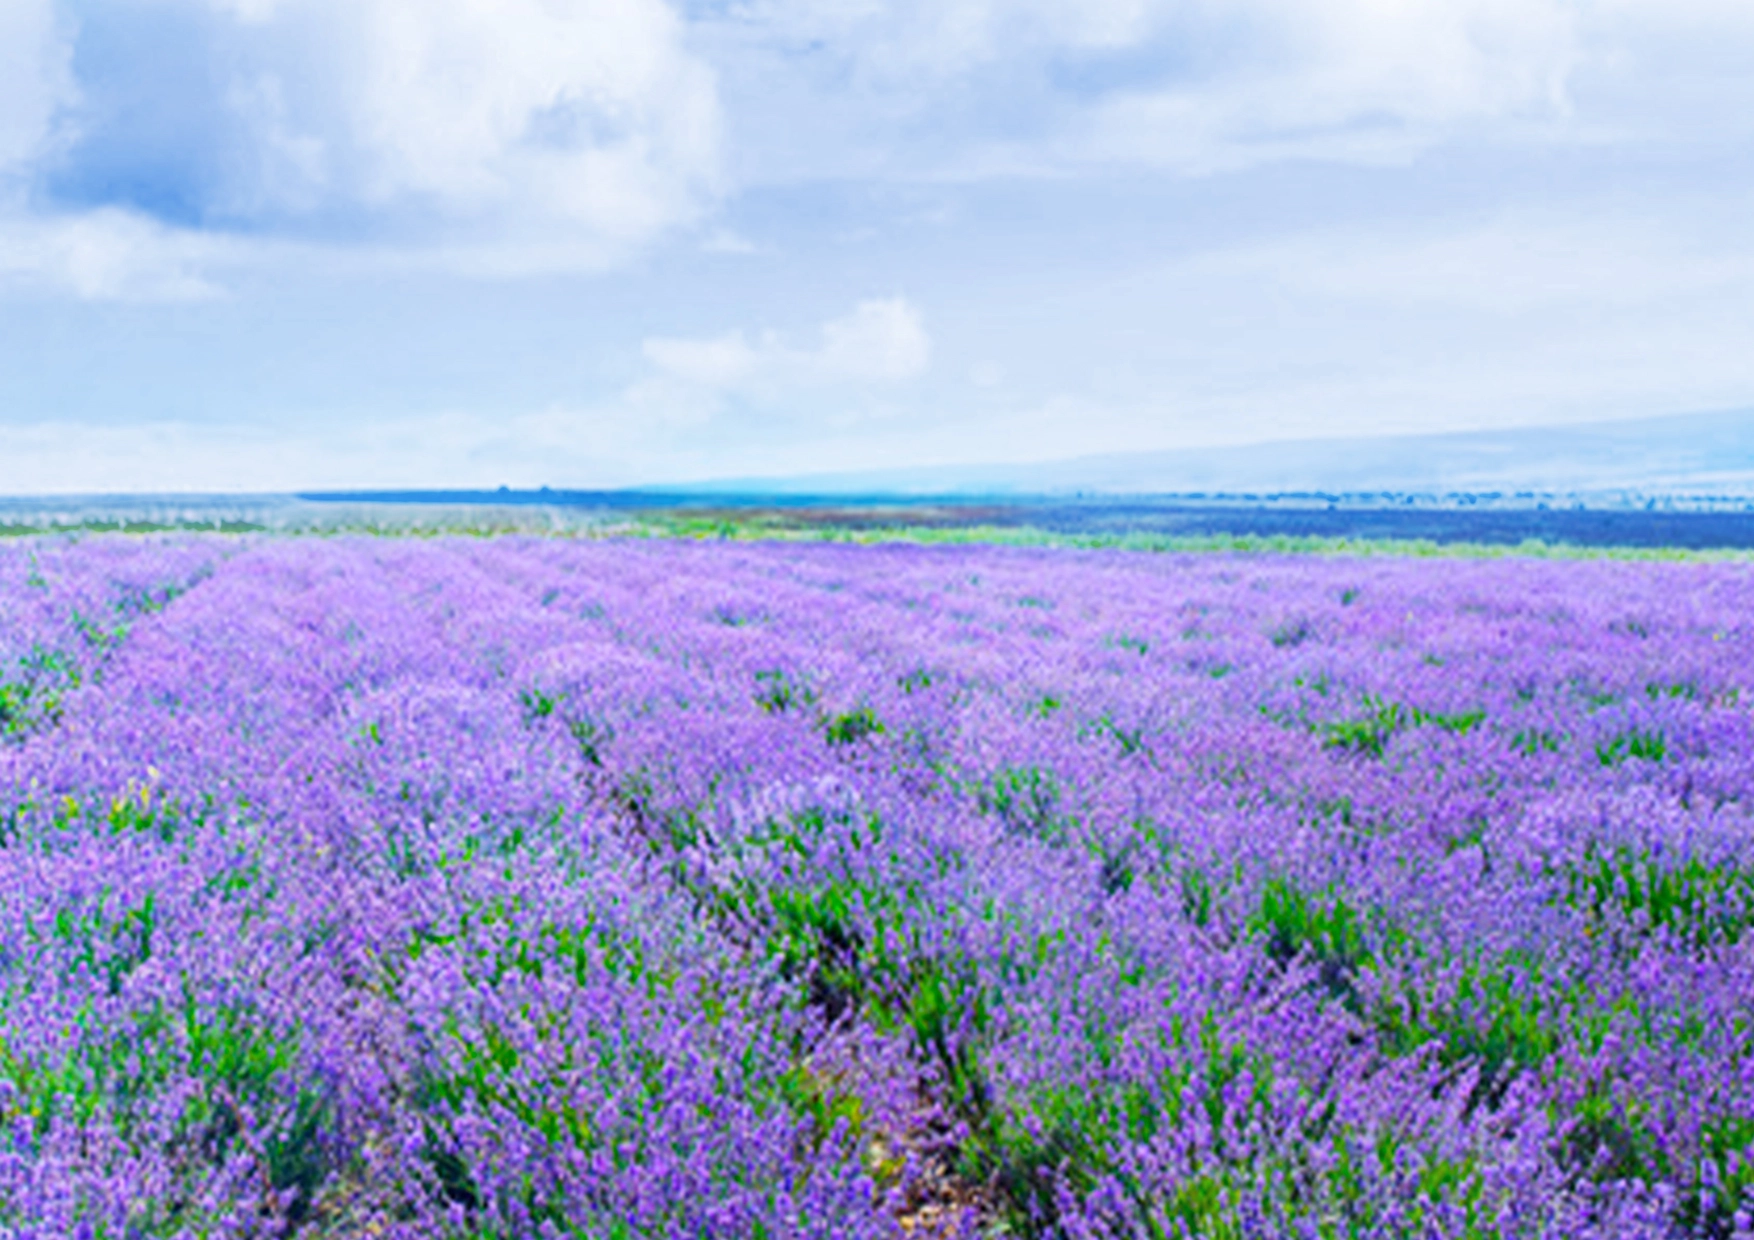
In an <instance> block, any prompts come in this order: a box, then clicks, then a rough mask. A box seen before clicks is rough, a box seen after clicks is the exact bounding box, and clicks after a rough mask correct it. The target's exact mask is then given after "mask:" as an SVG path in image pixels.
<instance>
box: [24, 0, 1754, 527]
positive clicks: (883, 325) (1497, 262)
mask: <svg viewBox="0 0 1754 1240" xmlns="http://www.w3.org/2000/svg"><path fill="white" fill-rule="evenodd" d="M1751 56H1754V8H1751V7H1749V6H1747V5H1745V4H1740V3H1736V2H1734V0H1671V2H1669V3H1657V2H1656V0H1607V2H1605V3H1594V4H1587V5H1586V4H1583V3H1581V0H1519V2H1515V3H1513V2H1510V0H1416V2H1413V3H1407V4H1403V5H1398V6H1394V7H1392V8H1389V7H1385V6H1382V5H1378V4H1374V3H1371V2H1370V0H1336V2H1334V3H1325V4H1316V3H1284V2H1282V0H1236V2H1235V3H1233V4H1230V5H1226V6H1208V5H1197V4H1193V3H1190V2H1188V0H1085V2H1083V3H1071V2H1070V0H1008V2H999V0H938V2H937V3H933V4H926V3H904V2H900V0H898V2H896V3H888V4H884V3H844V4H843V3H834V4H825V3H820V2H806V0H680V2H676V3H670V2H666V0H567V2H560V0H555V2H548V3H544V2H542V0H501V3H498V4H496V5H493V6H491V7H490V8H489V7H483V6H480V5H477V4H473V3H468V2H467V0H151V2H150V3H140V0H81V2H80V3H77V4H75V3H73V2H72V0H7V3H6V4H5V5H4V6H3V7H0V494H20V493H33V494H55V493H63V494H65V493H95V492H166V491H206V492H267V491H299V490H314V489H322V488H388V487H484V488H485V487H494V486H498V485H502V484H505V485H511V486H514V487H535V486H541V485H550V486H555V487H580V488H585V487H613V486H628V485H635V484H661V483H683V482H690V481H699V480H706V479H715V478H716V479H725V478H733V479H734V478H748V477H767V478H774V477H786V476H797V475H822V474H834V473H846V472H861V471H863V472H870V471H891V472H894V471H902V472H906V471H917V470H922V469H927V470H929V469H931V468H933V467H940V466H951V465H955V466H963V465H968V464H982V463H984V464H988V465H992V466H1016V465H1023V464H1030V463H1042V462H1052V461H1059V460H1068V459H1073V458H1080V457H1100V456H1102V455H1104V454H1127V455H1129V456H1139V457H1143V456H1147V455H1149V454H1176V453H1181V454H1187V453H1195V454H1198V453H1201V452H1206V453H1211V452H1212V451H1214V450H1219V449H1223V448H1224V447H1225V446H1226V445H1238V444H1251V443H1253V444H1258V443H1284V442H1300V441H1310V440H1329V441H1341V442H1344V441H1352V440H1369V441H1376V440H1382V439H1385V438H1387V437H1394V436H1410V435H1424V434H1459V433H1468V432H1479V433H1490V434H1510V433H1513V432H1515V433H1518V434H1523V433H1526V432H1527V428H1533V427H1560V428H1563V427H1566V426H1578V425H1583V424H1595V423H1606V422H1617V421H1618V422H1624V423H1626V424H1628V425H1631V424H1632V423H1633V422H1636V421H1639V420H1643V419H1651V418H1655V417H1658V416H1662V415H1681V414H1691V413H1694V412H1696V411H1708V410H1732V411H1733V410H1747V409H1750V408H1754V348H1750V347H1749V345H1748V330H1747V324H1748V323H1749V322H1751V321H1754V232H1751V230H1750V228H1749V226H1748V224H1747V221H1748V219H1750V218H1754V216H1751V215H1750V210H1749V208H1750V206H1754V163H1750V161H1749V160H1748V159H1747V158H1746V152H1747V150H1748V149H1749V139H1750V137H1751V136H1754V134H1751V132H1750V131H1751V130H1754V78H1750V77H1749V76H1748V75H1747V74H1746V73H1745V72H1744V66H1745V65H1746V64H1747V63H1748V62H1749V59H1750V57H1751ZM1720 416H1723V417H1727V418H1730V419H1731V423H1732V425H1733V426H1734V425H1739V424H1737V423H1736V421H1735V420H1736V419H1737V418H1741V417H1742V415H1741V414H1735V413H1732V414H1725V415H1720ZM1744 421H1745V419H1744ZM1519 442H1533V441H1532V440H1526V439H1525V440H1521V441H1519ZM1555 451H1556V450H1555ZM1219 456H1220V457H1222V453H1221V452H1220V453H1219ZM1562 457H1563V453H1562V452H1561V453H1560V454H1559V456H1558V457H1555V456H1554V455H1553V451H1549V455H1548V457H1547V458H1545V459H1561V458H1562ZM1182 459H1184V460H1187V459H1192V458H1189V457H1186V456H1185V455H1184V457H1183V458H1182ZM1147 463H1148V462H1147ZM1573 464H1575V462H1573ZM1586 464H1587V462H1586ZM1745 465H1746V462H1743V465H1738V466H1737V468H1742V467H1743V466H1745ZM1551 468H1552V469H1553V470H1554V471H1559V470H1560V465H1557V464H1556V465H1554V466H1552V467H1551ZM1621 468H1622V467H1621V465H1620V464H1618V463H1616V461H1615V460H1614V459H1613V458H1612V457H1609V458H1604V461H1603V462H1602V463H1601V465H1600V469H1601V471H1602V472H1601V474H1600V476H1599V478H1598V480H1601V479H1605V478H1607V477H1608V475H1610V474H1613V473H1614V471H1615V470H1616V469H1621ZM1572 473H1573V475H1575V473H1576V471H1575V470H1573V471H1572ZM1552 476H1554V477H1557V476H1558V473H1557V472H1555V473H1554V474H1553V475H1552ZM1587 480H1588V479H1587V478H1586V479H1585V481H1587ZM1573 481H1574V478H1573V477H1571V476H1568V477H1567V480H1566V484H1567V485H1569V484H1571V483H1572V482H1573Z"/></svg>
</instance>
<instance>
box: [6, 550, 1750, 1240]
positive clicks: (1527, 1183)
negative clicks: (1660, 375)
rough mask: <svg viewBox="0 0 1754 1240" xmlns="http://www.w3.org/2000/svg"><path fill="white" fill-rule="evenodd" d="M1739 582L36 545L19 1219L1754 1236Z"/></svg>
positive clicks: (659, 554)
mask: <svg viewBox="0 0 1754 1240" xmlns="http://www.w3.org/2000/svg"><path fill="white" fill-rule="evenodd" d="M1751 680H1754V569H1751V567H1750V566H1749V565H1748V564H1746V563H1717V564H1708V563H1625V562H1615V561H1610V560H1580V561H1571V562H1557V561H1542V560H1537V559H1523V558H1515V557H1512V558H1504V559H1499V560H1490V561H1487V560H1476V561H1467V560H1459V559H1421V560H1416V559H1407V558H1393V557H1352V558H1348V557H1317V556H1271V555H1249V554H1217V553H1212V554H1188V555H1180V554H1144V553H1138V552H1128V551H1120V550H1115V551H1070V550H1044V549H1034V550H1031V549H1026V548H1001V547H978V546H974V547H955V546H937V547H923V546H905V545H886V546H869V547H858V546H835V545H781V544H764V543H747V544H738V543H693V542H687V541H681V540H647V541H637V540H630V541H626V542H616V541H582V540H568V539H535V538H530V539H510V538H502V539H478V540H471V539H438V540H416V539H346V538H331V539H291V538H279V539H276V538H243V539H234V538H219V537H211V538H203V537H196V536H171V537H167V538H164V539H159V540H154V539H124V538H86V539H83V540H79V539H66V538H62V539H34V540H20V541H15V542H13V543H10V544H8V545H5V546H3V547H0V1236H3V1237H7V1238H17V1240H22V1238H24V1237H31V1238H33V1240H34V1238H38V1237H41V1238H44V1240H49V1238H54V1240H60V1238H62V1237H75V1236H78V1237H107V1238H110V1240H121V1238H124V1237H127V1238H133V1237H173V1236H175V1237H241V1236H291V1235H299V1236H334V1237H341V1236H347V1237H354V1236H382V1237H471V1238H476V1240H487V1238H489V1237H495V1238H497V1237H505V1238H511V1237H526V1236H541V1237H558V1236H567V1237H589V1238H592V1240H611V1238H614V1240H633V1238H635V1237H678V1238H680V1237H689V1238H705V1237H738V1238H742V1237H766V1238H769V1240H779V1238H781V1237H823V1238H828V1237H855V1238H857V1237H887V1236H902V1235H909V1234H911V1235H915V1236H950V1235H967V1236H1016V1237H1069V1238H1079V1240H1083V1238H1092V1237H1134V1236H1139V1237H1188V1236H1200V1237H1243V1236H1261V1237H1279V1236H1291V1237H1301V1236H1310V1237H1332V1238H1340V1237H1348V1238H1350V1237H1487V1236H1491V1237H1501V1236H1502V1237H1545V1236H1554V1237H1558V1236H1565V1237H1573V1236H1575V1237H1587V1236H1600V1237H1664V1236H1670V1237H1695V1236H1705V1237H1730V1236H1754V1221H1751V1219H1750V1211H1754V933H1751V932H1750V931H1751V930H1754V833H1751V826H1754V824H1751V823H1750V817H1749V813H1750V804H1751V797H1754V684H1751V683H1750V682H1751Z"/></svg>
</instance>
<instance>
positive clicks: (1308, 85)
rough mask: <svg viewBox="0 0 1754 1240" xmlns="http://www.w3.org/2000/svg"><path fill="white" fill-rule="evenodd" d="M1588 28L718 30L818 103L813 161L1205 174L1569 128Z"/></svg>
mask: <svg viewBox="0 0 1754 1240" xmlns="http://www.w3.org/2000/svg"><path fill="white" fill-rule="evenodd" d="M1575 14H1576V6H1575V5H1573V4H1571V3H1569V2H1568V0H1399V2H1397V3H1394V4H1384V3H1382V2H1381V0H1320V2H1319V3H1318V2H1316V0H1225V2H1224V3H1218V2H1217V0H900V2H898V3H892V4H881V5H878V4H841V5H824V4H819V3H815V2H814V0H751V2H750V3H747V4H744V5H740V6H735V7H734V8H733V9H732V11H731V16H729V17H727V18H725V19H722V21H721V23H720V24H719V26H718V30H719V33H720V36H721V37H722V38H724V39H726V40H727V41H729V42H731V43H733V44H734V45H735V46H736V47H737V48H738V49H739V52H740V53H741V54H743V55H745V56H749V57H752V58H754V59H756V60H759V59H760V58H761V57H763V56H765V57H767V58H768V61H767V67H766V69H765V71H764V72H763V73H762V74H760V75H759V76H758V75H756V74H753V73H751V74H748V75H747V76H746V77H745V78H744V85H745V90H746V91H747V88H748V86H749V84H750V83H758V82H762V83H764V82H769V81H772V80H773V75H774V74H776V73H780V72H782V70H783V71H785V72H786V73H787V74H788V75H789V77H790V78H792V79H794V80H796V81H798V82H801V83H805V84H807V85H806V86H805V87H804V90H805V92H806V93H807V94H808V95H809V97H810V100H811V103H810V105H809V106H806V105H804V104H803V102H802V101H801V100H800V99H793V100H791V101H790V102H789V104H788V105H787V112H788V113H789V114H792V115H797V116H800V117H803V118H805V120H804V125H805V126H806V128H807V129H812V130H813V133H814V135H815V140H816V142H817V148H816V149H815V150H814V151H812V152H796V151H795V152H793V154H794V157H796V158H805V157H808V156H814V157H815V158H817V159H820V160H822V161H823V162H824V163H826V164H828V165H831V166H832V165H834V164H836V163H839V164H841V165H843V166H844V165H846V164H847V163H848V162H849V161H863V163H864V165H865V166H868V167H889V168H892V169H894V168H900V169H902V170H908V171H912V172H915V173H928V174H932V175H947V176H959V175H961V176H966V175H969V174H971V173H975V174H978V173H980V172H983V171H987V172H1015V171H1019V170H1036V171H1041V170H1047V169H1053V168H1064V167H1065V166H1067V165H1068V164H1072V165H1076V164H1086V163H1090V162H1111V163H1114V162H1118V163H1146V164H1157V165H1166V166H1170V167H1174V168H1178V169H1181V170H1184V171H1190V172H1196V173H1198V172H1206V171H1211V170H1215V169H1220V168H1225V167H1232V166H1238V165H1243V164H1248V163H1252V162H1259V161H1262V160H1266V159H1272V158H1282V157H1287V156H1290V157H1302V156H1310V155H1315V156H1319V157H1338V158H1348V159H1350V158H1381V157H1382V156H1383V155H1384V154H1385V153H1391V152H1405V151H1408V150H1413V149H1417V148H1418V147H1419V146H1421V145H1423V144H1428V143H1430V142H1432V141H1434V140H1438V139H1440V138H1441V137H1442V136H1443V135H1445V134H1447V133H1450V132H1453V131H1454V130H1455V129H1456V128H1457V127H1460V126H1468V125H1478V124H1482V123H1502V122H1507V121H1508V122H1518V123H1520V122H1524V121H1527V120H1529V119H1537V120H1540V119H1552V118H1554V117H1557V116H1562V115H1563V114H1564V112H1565V108H1566V83H1567V80H1568V75H1569V73H1570V71H1571V69H1572V67H1573V65H1574V64H1575V62H1576V60H1577V56H1578V47H1579V41H1578V33H1577V20H1576V16H1575ZM758 89H760V90H761V91H762V92H763V93H765V92H766V91H767V90H768V89H769V88H768V87H767V86H765V85H762V86H760V87H759V88H758ZM774 171H775V173H776V174H778V175H781V176H784V175H786V170H784V169H775V170H774ZM793 172H794V174H795V170H793Z"/></svg>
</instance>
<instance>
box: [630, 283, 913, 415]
mask: <svg viewBox="0 0 1754 1240" xmlns="http://www.w3.org/2000/svg"><path fill="white" fill-rule="evenodd" d="M644 351H645V356H646V359H647V360H648V361H649V362H651V363H652V364H653V365H654V366H656V367H657V368H658V369H659V370H660V371H661V372H662V373H663V374H664V375H666V376H668V377H670V378H672V379H677V380H681V381H682V382H684V383H687V384H691V385H694V386H696V387H701V388H706V389H710V390H715V391H724V392H753V393H768V394H771V393H775V392H781V391H787V390H794V389H807V388H818V387H836V386H855V385H870V384H883V383H896V382H900V381H902V380H905V379H912V378H915V377H916V376H918V375H920V374H922V373H924V371H925V369H926V367H927V366H928V365H929V364H930V362H931V357H932V342H931V338H930V337H929V336H928V335H927V334H926V328H925V325H924V323H923V322H922V321H921V319H920V314H919V311H918V310H917V309H915V308H914V306H913V305H912V304H911V303H910V302H909V301H908V300H907V299H906V298H903V297H890V298H878V299H873V300H869V301H861V302H860V303H858V305H856V306H854V307H853V309H852V311H851V312H850V313H848V314H846V315H844V316H842V317H840V318H836V319H830V320H828V321H827V322H825V323H824V324H822V327H821V329H820V332H819V338H818V340H817V341H816V343H815V344H813V345H805V346H796V345H793V344H792V343H791V342H789V341H788V340H787V339H786V338H785V337H784V336H782V335H780V334H778V333H775V332H765V333H763V334H761V335H760V336H758V337H757V338H755V339H754V340H751V339H750V338H749V337H748V336H747V335H745V334H744V333H743V332H741V331H734V332H729V333H726V334H725V335H722V336H712V337H707V338H704V339H689V338H669V337H653V338H651V339H648V340H647V341H646V342H645V346H644Z"/></svg>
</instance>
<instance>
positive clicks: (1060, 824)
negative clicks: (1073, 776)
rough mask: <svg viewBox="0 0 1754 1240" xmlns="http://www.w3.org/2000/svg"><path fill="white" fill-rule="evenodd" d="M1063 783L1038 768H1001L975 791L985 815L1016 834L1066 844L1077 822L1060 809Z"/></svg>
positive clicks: (1055, 843) (977, 802)
mask: <svg viewBox="0 0 1754 1240" xmlns="http://www.w3.org/2000/svg"><path fill="white" fill-rule="evenodd" d="M1060 800H1061V794H1060V783H1059V780H1057V779H1055V778H1054V776H1053V773H1052V772H1050V771H1045V770H1042V769H1041V768H1039V767H1033V766H1026V767H1012V766H1006V767H1001V768H1000V769H999V770H997V771H996V772H994V773H993V776H992V778H991V779H989V780H988V781H987V782H986V783H985V784H983V785H981V786H980V787H979V788H977V789H976V791H975V803H976V805H977V806H978V807H979V808H980V811H981V813H983V814H993V815H995V816H996V817H997V818H998V819H999V821H1000V822H1001V823H1002V824H1003V825H1004V827H1005V830H1006V831H1007V832H1010V833H1011V834H1014V835H1026V836H1030V837H1031V838H1034V839H1038V840H1041V841H1042V842H1043V843H1046V844H1053V845H1059V844H1064V843H1065V842H1066V841H1067V840H1068V839H1069V838H1070V837H1071V831H1072V827H1073V825H1074V820H1073V819H1072V818H1071V817H1070V816H1069V815H1067V814H1065V813H1064V812H1062V810H1061V808H1060Z"/></svg>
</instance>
